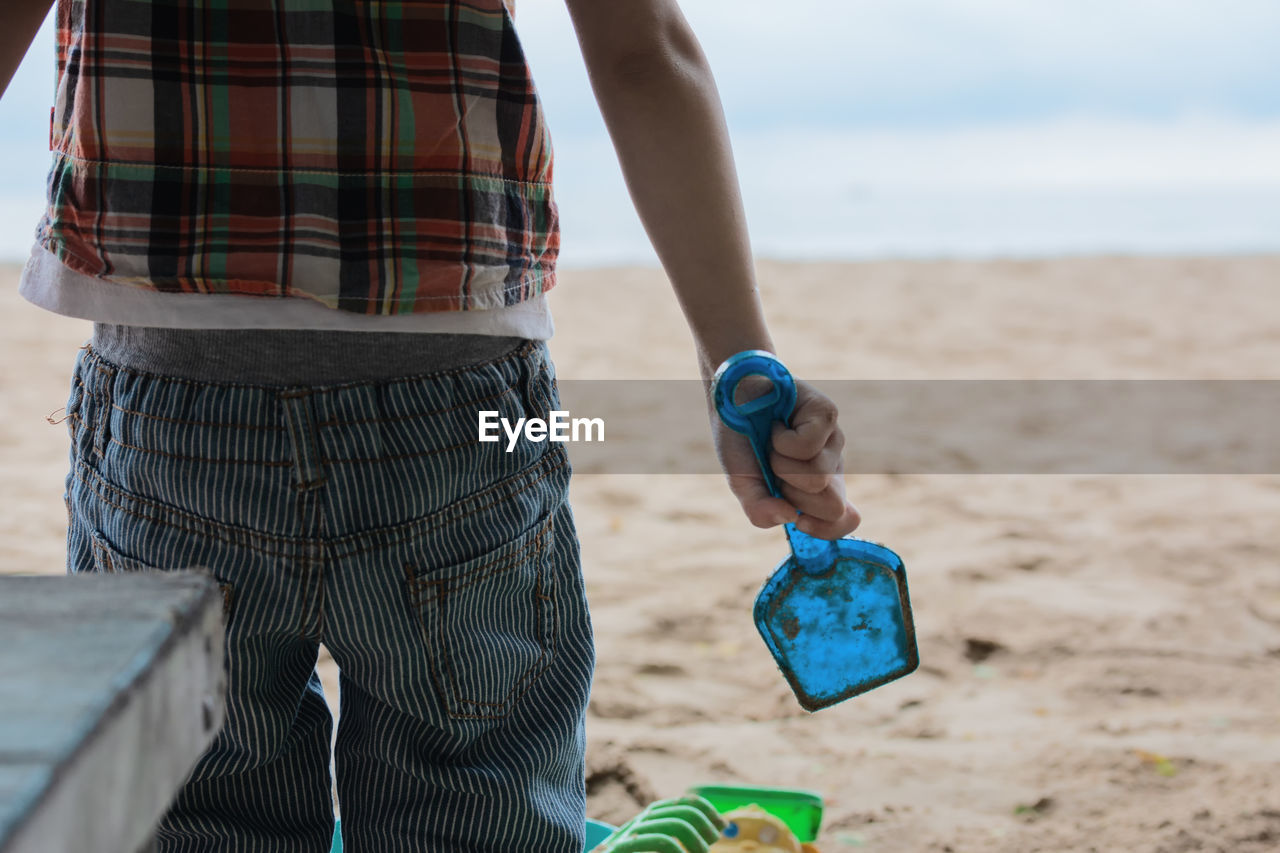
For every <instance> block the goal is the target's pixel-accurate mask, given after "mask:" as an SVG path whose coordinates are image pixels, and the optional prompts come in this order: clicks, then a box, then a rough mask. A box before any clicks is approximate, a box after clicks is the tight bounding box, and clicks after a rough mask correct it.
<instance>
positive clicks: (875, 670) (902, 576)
mask: <svg viewBox="0 0 1280 853" xmlns="http://www.w3.org/2000/svg"><path fill="white" fill-rule="evenodd" d="M757 375H758V376H763V377H765V378H766V379H768V380H769V381H770V382H771V383H772V385H773V387H772V389H770V391H769V392H767V393H766V394H764V395H763V396H760V397H757V398H755V399H753V400H751V401H750V402H747V403H743V404H741V405H739V404H737V403H735V402H734V394H735V392H736V390H737V388H738V383H739V382H741V381H742V380H743V379H745V378H746V377H748V376H757ZM711 395H712V400H713V401H714V403H715V407H716V411H717V412H719V414H720V419H721V420H722V421H724V423H725V425H726V426H728V427H729V428H730V429H732V430H734V431H736V432H740V433H742V434H744V435H746V436H747V438H748V439H750V441H751V449H752V450H753V451H755V455H756V460H757V461H758V462H759V463H760V470H761V471H763V472H764V480H765V484H766V485H767V486H768V488H769V493H770V494H772V495H773V496H774V497H782V493H781V492H780V491H779V489H778V483H777V480H776V479H775V478H774V475H773V469H772V468H771V467H770V466H769V446H770V440H771V435H772V427H773V422H774V421H782V422H783V423H785V424H788V425H789V424H790V418H791V413H792V411H793V410H794V409H795V405H796V385H795V381H794V380H793V379H792V378H791V373H790V372H789V371H788V370H787V368H786V367H785V366H784V365H783V364H782V362H781V361H779V360H778V359H777V357H775V356H774V355H773V354H771V353H768V352H764V351H762V350H747V351H746V352H740V353H738V354H736V355H733V356H730V357H729V358H728V359H726V360H725V362H724V364H722V365H720V367H719V368H718V369H717V370H716V372H715V376H714V377H713V378H712V381H711ZM785 526H786V531H787V540H788V541H789V542H790V544H791V556H789V557H787V558H786V559H785V560H783V561H782V562H781V563H779V564H778V567H777V568H776V569H775V570H774V572H773V574H772V575H771V576H770V578H769V580H767V581H766V582H765V585H764V587H763V588H762V589H761V590H760V593H759V594H758V595H757V596H756V604H755V623H756V628H758V629H759V630H760V636H761V637H763V638H764V642H765V645H767V646H768V647H769V651H770V652H771V653H772V654H773V658H774V660H775V661H777V663H778V668H779V669H781V670H782V674H783V676H785V677H786V679H787V683H788V684H790V685H791V690H792V692H794V693H795V695H796V699H798V700H799V702H800V705H801V706H802V707H803V708H804V709H805V710H807V711H817V710H820V709H822V708H827V707H830V706H831V705H834V704H836V703H837V702H842V701H844V700H845V699H848V698H849V697H850V696H857V695H858V694H859V693H866V692H867V691H868V690H871V689H873V688H876V687H879V686H880V685H882V684H886V683H888V682H890V681H893V680H894V679H896V678H901V677H902V676H904V675H907V674H908V673H911V672H913V671H914V670H915V668H916V667H917V666H919V665H920V655H919V652H918V650H917V649H916V633H915V625H914V624H913V623H912V620H911V602H910V599H909V598H908V596H907V572H906V567H905V566H903V564H902V558H900V557H899V556H898V555H897V554H895V553H894V552H893V551H890V550H889V549H888V548H886V547H884V546H883V545H879V544H877V543H875V542H868V541H867V540H865V539H856V538H854V537H852V536H846V537H844V538H843V539H837V540H835V541H830V540H826V539H818V538H816V537H813V536H810V535H808V534H807V533H805V532H804V531H802V530H799V529H797V528H796V526H795V524H787V525H785Z"/></svg>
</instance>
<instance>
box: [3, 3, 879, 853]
mask: <svg viewBox="0 0 1280 853" xmlns="http://www.w3.org/2000/svg"><path fill="white" fill-rule="evenodd" d="M568 6H569V11H570V14H571V16H572V19H573V23H574V27H575V30H576V32H577V35H578V39H579V42H580V45H581V48H582V54H583V57H584V60H585V62H586V65H587V69H588V71H589V73H590V76H591V81H592V86H593V89H594V91H595V95H596V98H597V101H598V102H599V105H600V108H601V110H602V113H603V115H604V118H605V121H606V124H607V125H608V128H609V132H610V135H611V137H612V139H613V141H614V145H615V148H616V150H617V153H618V156H619V159H620V161H621V163H622V167H623V172H624V175H625V177H626V179H627V184H628V187H629V188H630V192H631V195H632V198H633V200H634V202H635V205H636V208H637V210H638V212H639V214H640V216H641V219H642V221H643V223H644V225H645V227H646V229H647V231H648V233H649V235H650V238H651V239H652V241H653V243H654V246H655V248H656V250H657V252H658V255H659V257H660V259H661V261H662V264H663V267H664V269H665V270H666V272H667V274H668V276H669V277H670V280H671V282H672V285H673V287H674V289H675V292H676V294H677V296H678V298H679V301H680V304H681V307H682V309H683V310H684V313H685V316H686V318H687V320H688V322H689V324H690V327H691V329H692V331H693V334H694V338H695V340H696V343H697V358H698V364H699V368H700V370H701V373H702V376H703V378H704V381H709V379H710V376H711V373H712V372H713V371H714V369H715V367H716V366H717V365H718V364H719V363H720V362H721V361H723V360H724V359H725V358H726V357H727V356H729V355H731V354H733V353H735V352H738V351H741V350H745V349H765V350H771V351H772V350H773V346H772V342H771V341H770V338H769V334H768V330H767V328H766V325H765V322H764V319H763V317H762V315H761V311H760V305H759V301H758V298H757V295H756V290H755V285H754V274H753V269H752V263H751V254H750V247H749V243H748V239H747V234H746V230H745V227H744V216H743V212H742V205H741V201H740V199H739V193H738V189H737V180H736V175H735V173H734V169H733V163H732V157H731V154H730V150H729V142H728V138H727V133H726V130H725V125H724V120H723V115H722V111H721V107H720V103H719V99H718V96H717V94H716V91H715V86H714V83H713V81H712V78H711V73H710V71H709V69H708V67H707V65H706V61H705V59H704V57H703V56H702V53H701V50H700V49H699V47H698V44H697V41H696V39H695V38H694V36H693V34H692V33H691V32H690V30H689V28H688V25H687V24H686V22H685V21H684V18H683V17H682V15H681V14H680V11H679V9H678V8H677V6H676V3H675V0H610V2H603V0H569V2H568ZM291 7H292V8H291ZM48 8H49V0H8V2H7V4H6V12H5V18H6V26H5V27H4V28H3V32H0V82H3V84H4V85H6V86H7V83H8V80H9V79H10V77H11V75H12V72H13V69H14V68H15V67H16V66H17V64H18V62H19V60H20V58H21V56H22V54H23V53H24V52H25V50H26V48H27V46H28V45H29V43H30V41H31V38H32V37H33V34H34V32H35V30H36V28H37V27H38V25H39V23H40V21H41V19H42V18H43V16H44V14H45V13H46V12H47V10H48ZM512 13H513V9H512V8H511V7H510V6H509V5H505V6H504V5H503V4H502V3H501V0H469V2H466V3H462V2H457V0H438V2H431V0H422V2H385V3H364V2H355V0H312V2H306V3H302V2H297V3H290V2H274V0H233V2H229V3H218V4H212V3H202V2H199V0H151V2H149V3H140V2H137V0H58V3H57V7H56V14H57V20H58V28H59V48H58V50H59V53H58V86H57V96H56V103H55V108H54V113H53V118H52V126H51V129H50V130H51V134H50V135H51V139H50V147H51V149H52V151H53V156H54V164H53V168H52V169H51V171H50V175H49V182H48V187H49V199H48V208H47V210H46V213H45V216H44V217H43V219H42V220H41V222H40V224H39V226H38V228H37V232H36V237H37V240H36V245H35V246H34V247H33V249H32V256H31V260H30V261H29V262H28V264H27V267H26V269H25V270H24V274H23V281H22V285H21V288H22V293H23V295H24V296H25V297H26V298H27V299H29V300H30V301H32V302H33V303H35V304H37V305H40V306H42V307H45V308H47V309H49V310H53V311H58V312H59V313H63V314H68V315H70V316H77V317H83V318H86V319H92V320H94V321H95V322H94V335H93V338H92V340H91V341H90V343H89V344H88V345H87V346H86V347H85V348H83V351H82V353H81V355H80V357H79V359H78V361H77V364H76V370H75V376H74V377H73V383H72V389H71V396H70V398H69V400H68V405H67V417H68V427H69V431H70V433H71V471H70V473H69V474H68V476H67V490H66V500H67V510H68V535H67V543H68V571H69V572H79V571H128V570H145V569H166V568H169V569H171V568H181V567H187V566H200V567H204V568H205V569H207V570H208V571H209V572H210V573H211V574H213V575H214V576H215V577H216V578H217V580H218V581H219V583H220V584H221V586H222V588H223V590H224V602H225V607H224V610H225V613H226V618H227V646H226V648H227V666H228V685H229V686H228V691H229V692H228V700H227V721H226V724H225V726H224V728H223V730H222V731H221V732H220V733H219V735H218V737H217V739H216V740H215V742H214V744H213V745H212V746H211V747H210V749H209V751H208V752H207V753H206V754H205V755H204V756H202V758H201V759H200V760H199V762H198V763H197V765H196V767H195V768H194V769H193V771H192V773H191V775H190V777H189V778H188V780H187V782H186V783H185V785H184V787H183V789H182V790H181V791H180V792H179V793H178V795H177V797H176V798H175V801H174V803H173V804H172V805H171V807H170V809H169V811H168V813H167V814H166V815H165V817H164V819H163V820H162V822H161V824H160V826H159V827H158V830H157V836H156V840H157V845H158V847H159V849H160V850H163V851H211V850H221V851H229V850H236V851H273V853H274V852H275V851H322V850H326V849H328V840H329V836H330V834H331V833H332V829H333V823H332V819H333V815H332V808H331V803H330V801H329V779H328V749H329V743H330V733H331V727H332V719H331V717H330V716H329V713H328V711H327V708H326V706H325V703H324V699H323V695H322V693H321V689H320V683H319V678H318V676H317V674H316V672H315V669H314V666H315V660H316V655H317V650H318V646H319V643H320V642H322V641H323V642H324V643H325V644H326V646H327V647H328V648H329V649H330V651H331V652H332V654H333V656H334V659H335V661H336V662H337V664H338V666H339V668H340V670H341V682H340V688H341V702H342V714H341V719H340V724H339V729H338V733H337V739H336V742H335V744H334V757H335V764H336V773H337V786H338V795H339V800H340V802H341V806H342V816H343V836H344V842H345V845H346V849H347V850H349V851H352V853H364V851H377V853H392V851H421V850H433V851H434V850H448V851H472V850H475V851H479V850H485V851H503V852H504V853H509V851H521V850H530V851H565V852H566V853H569V851H572V853H577V851H579V850H581V847H582V831H583V825H582V824H583V813H584V795H583V779H582V764H583V748H584V727H583V726H584V717H585V710H586V703H587V695H588V692H589V689H590V679H591V669H592V665H593V654H594V653H593V646H592V639H591V626H590V620H589V616H588V613H587V607H586V600H585V596H584V594H583V585H582V572H581V566H580V562H579V554H578V545H577V540H576V536H575V533H574V527H573V518H572V513H571V511H570V508H569V505H568V502H567V492H568V477H569V468H568V464H567V459H566V458H565V456H564V451H563V445H560V444H550V443H545V444H543V443H533V442H523V443H521V444H519V445H518V446H517V448H516V449H515V452H512V453H505V452H503V449H502V448H498V449H495V448H496V447H497V446H496V445H493V444H481V443H479V442H478V441H477V440H476V439H477V435H476V412H477V410H478V409H480V408H484V409H498V410H499V411H500V414H501V416H502V417H505V418H507V419H509V420H512V421H514V420H515V419H516V418H519V417H524V416H534V415H540V416H545V415H546V412H547V410H548V409H550V408H555V407H556V404H557V403H558V396H557V393H556V386H555V375H554V366H553V364H552V362H551V361H550V358H549V356H548V352H547V347H546V343H545V341H546V340H547V339H548V338H549V337H550V336H551V322H550V315H549V313H548V311H547V306H546V300H545V293H546V291H547V290H549V289H550V288H551V287H552V286H553V285H554V283H555V257H556V253H557V249H558V245H559V240H558V229H557V223H556V209H555V206H554V204H553V202H552V200H551V194H550V189H551V166H552V162H551V149H550V144H549V143H550V140H549V136H548V134H547V130H546V127H545V124H544V121H543V117H542V113H541V108H540V105H539V103H538V100H537V97H536V95H535V94H534V89H533V84H532V80H531V79H530V78H529V76H528V68H527V65H526V63H525V62H524V58H523V54H522V53H521V51H520V46H519V42H518V40H517V38H516V36H515V30H514V23H513V17H512ZM620 299H625V296H621V297H620ZM797 385H798V400H797V407H796V411H795V414H794V416H793V422H792V428H790V429H784V428H782V427H781V426H778V427H777V428H776V429H775V433H774V439H773V450H774V454H773V457H772V464H773V467H774V470H775V472H776V473H777V474H778V475H779V477H780V479H781V480H782V492H783V496H784V497H783V499H777V498H773V497H770V496H769V494H768V492H767V490H766V489H765V486H764V484H763V481H762V478H761V476H760V474H759V471H758V469H757V467H756V463H755V460H754V458H753V456H752V453H751V451H750V448H749V446H748V445H747V443H746V441H745V439H743V438H742V437H741V436H738V435H737V434H734V433H731V432H729V431H728V430H727V429H726V428H725V427H723V425H721V424H720V423H719V421H718V419H717V418H716V416H715V415H714V413H711V414H710V419H711V424H712V429H713V432H714V434H715V438H716V446H717V452H718V454H719V457H720V460H721V463H722V466H723V468H724V470H725V472H726V474H727V476H728V482H729V487H730V489H731V490H732V492H733V494H734V495H735V496H736V497H737V498H738V500H739V501H740V502H741V505H742V508H743V511H744V513H745V514H746V515H747V517H748V518H749V519H750V520H751V522H752V523H754V524H756V525H757V526H760V527H770V526H774V525H777V524H780V523H783V522H785V521H788V520H790V519H793V518H795V517H796V513H797V512H800V513H802V515H801V517H800V519H799V521H798V524H799V526H800V527H801V529H803V530H805V531H806V532H808V533H811V534H813V535H816V536H821V537H824V538H836V537H839V536H842V535H844V534H846V533H848V532H850V531H851V530H853V529H854V528H855V527H856V526H857V524H858V521H859V519H858V515H857V511H856V510H855V509H854V507H853V506H852V505H851V504H850V503H849V502H848V501H847V500H846V498H845V494H844V486H843V482H842V478H841V470H842V469H841V463H840V451H841V448H842V446H843V436H842V434H841V432H840V429H839V427H838V426H837V423H836V411H835V408H834V406H833V405H832V404H831V402H830V401H829V400H827V399H826V398H825V397H823V396H822V395H821V394H818V393H817V392H816V391H814V390H813V389H812V388H811V387H810V386H808V385H807V384H805V383H804V382H798V383H797Z"/></svg>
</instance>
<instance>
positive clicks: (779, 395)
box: [711, 349, 796, 498]
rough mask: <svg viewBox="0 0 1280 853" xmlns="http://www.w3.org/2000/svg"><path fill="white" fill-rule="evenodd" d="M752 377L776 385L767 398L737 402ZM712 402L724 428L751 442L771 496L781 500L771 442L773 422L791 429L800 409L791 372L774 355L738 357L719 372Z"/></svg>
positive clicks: (757, 352)
mask: <svg viewBox="0 0 1280 853" xmlns="http://www.w3.org/2000/svg"><path fill="white" fill-rule="evenodd" d="M748 376H763V377H764V378H765V379H768V380H769V381H770V382H772V383H773V388H772V390H770V391H769V392H768V393H767V394H764V395H762V396H759V397H756V398H755V399H754V400H751V401H749V402H746V403H743V404H741V405H739V404H737V403H735V402H734V394H735V392H737V390H738V383H739V382H741V381H742V380H743V379H746V378H747V377H748ZM711 399H712V401H713V402H714V403H715V407H716V412H717V413H718V414H719V415H720V420H722V421H724V425H725V426H727V427H728V428H729V429H731V430H733V431H734V432H740V433H742V434H743V435H745V436H746V437H747V438H748V440H750V442H751V450H752V451H753V452H754V453H755V455H756V461H757V462H759V463H760V471H761V472H762V473H763V474H764V483H765V486H766V487H768V489H769V494H771V495H773V496H774V497H775V498H781V497H782V492H780V491H779V490H778V483H777V480H776V479H775V478H774V476H773V468H771V467H770V466H769V442H770V439H771V437H772V436H773V422H774V421H782V422H783V423H784V424H787V425H790V421H791V413H792V412H793V411H794V410H795V407H796V383H795V380H794V379H792V378H791V371H789V370H787V368H786V365H784V364H783V363H782V362H781V361H779V360H778V357H777V356H775V355H774V354H773V353H770V352H765V351H764V350H758V349H749V350H745V351H743V352H740V353H735V354H734V355H731V356H729V357H728V358H726V359H725V360H724V363H723V364H721V365H720V366H719V367H718V368H716V372H715V375H714V376H712V377H711Z"/></svg>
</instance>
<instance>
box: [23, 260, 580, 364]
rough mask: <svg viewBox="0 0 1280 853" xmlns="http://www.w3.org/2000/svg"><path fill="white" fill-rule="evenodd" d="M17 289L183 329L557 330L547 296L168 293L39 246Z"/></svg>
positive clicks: (532, 333) (61, 309) (539, 336)
mask: <svg viewBox="0 0 1280 853" xmlns="http://www.w3.org/2000/svg"><path fill="white" fill-rule="evenodd" d="M18 293H19V294H20V295H21V296H22V298H23V299H26V300H27V301H28V302H30V303H32V304H33V305H38V306H39V307H41V308H44V309H46V310H48V311H52V312H54V313H55V314H62V315H63V316H66V317H78V318H80V319H82V320H93V321H96V322H99V323H114V324H118V325H122V326H160V327H166V328H178V329H334V330H347V331H363V332H447V333H451V334H463V335H466V334H471V335H500V336H514V337H522V338H532V339H534V340H548V339H550V338H551V336H552V334H553V333H554V332H555V326H554V324H553V323H552V321H551V309H550V308H549V306H548V305H547V296H546V294H545V293H540V294H538V295H537V296H536V297H534V298H532V299H528V300H526V301H524V302H518V303H516V304H515V305H508V306H506V307H504V308H493V309H490V310H488V311H436V312H432V313H427V314H394V315H386V316H370V315H367V314H356V313H354V312H352V311H338V310H335V309H332V308H326V307H325V306H324V305H321V304H320V303H318V302H315V301H313V300H311V299H308V298H307V297H305V296H299V297H287V298H283V299H277V298H271V297H263V296H247V295H243V294H237V293H167V292H162V291H157V290H152V289H150V288H146V287H134V286H132V285H127V284H120V283H119V282H114V281H108V280H105V279H99V278H94V277H93V276H89V275H85V274H84V273H80V272H76V271H75V270H73V269H71V268H70V267H68V266H66V265H65V264H63V263H62V262H61V261H59V260H58V256H57V255H55V254H53V253H52V252H50V251H49V250H48V249H46V248H44V247H43V246H41V245H40V244H39V243H36V244H35V245H34V246H33V247H32V249H31V257H30V258H29V259H28V260H27V265H26V266H25V267H24V268H23V270H22V278H21V280H20V281H19V283H18Z"/></svg>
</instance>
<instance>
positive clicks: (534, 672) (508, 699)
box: [405, 514, 559, 720]
mask: <svg viewBox="0 0 1280 853" xmlns="http://www.w3.org/2000/svg"><path fill="white" fill-rule="evenodd" d="M554 520H555V516H554V514H552V515H549V516H547V519H546V521H545V522H543V523H542V525H541V526H540V527H539V528H537V529H536V532H534V533H533V534H532V536H533V538H532V539H531V540H530V541H529V542H528V543H526V544H525V545H523V546H521V547H518V548H517V549H516V550H514V551H512V552H511V553H509V554H506V555H503V556H501V557H496V558H494V559H492V560H489V561H487V562H484V563H481V564H480V565H479V566H475V567H473V568H471V569H470V570H468V571H466V572H463V573H459V574H458V575H454V576H453V577H450V578H442V579H438V580H429V579H425V578H415V577H414V576H413V574H412V572H413V565H412V564H406V565H405V572H406V579H407V581H408V584H407V586H406V591H407V592H408V593H409V596H410V602H411V605H412V608H413V610H414V612H415V615H416V617H417V622H418V627H419V629H420V631H421V633H422V636H423V637H424V638H434V645H435V648H431V643H430V642H429V643H428V649H427V650H428V652H429V654H428V655H427V666H428V668H429V669H430V671H431V680H432V683H433V685H434V686H435V691H436V695H437V696H438V697H439V698H440V700H441V701H442V704H443V705H444V711H445V713H446V714H447V715H448V716H449V717H450V718H452V719H458V720H499V719H503V718H504V717H507V716H510V714H511V712H512V711H513V710H514V709H515V706H516V704H517V703H518V702H519V701H520V699H521V698H522V697H523V696H524V694H525V693H527V692H528V691H529V689H530V688H531V687H532V686H533V685H534V683H536V682H537V680H538V678H540V677H541V676H542V675H543V674H544V673H545V672H546V671H547V669H549V668H550V665H551V660H552V658H553V657H554V655H555V650H556V630H555V626H556V623H557V620H558V617H559V608H558V607H557V606H556V602H555V599H554V596H549V595H546V594H545V592H544V579H545V577H546V570H545V569H544V568H542V567H541V566H539V568H538V574H537V575H536V580H535V586H534V590H533V596H532V598H531V599H530V600H531V601H532V602H533V604H534V607H535V615H534V620H535V630H534V632H533V636H534V639H535V640H536V642H537V643H538V649H539V652H538V657H537V659H536V660H534V661H533V662H532V663H531V664H530V665H529V667H528V668H527V669H526V670H525V671H524V672H523V673H521V674H520V675H519V677H518V678H517V679H515V681H514V683H513V684H512V686H511V687H510V689H509V690H508V691H507V693H506V695H504V696H503V697H502V699H501V701H496V702H485V701H481V700H477V699H468V698H466V697H463V696H460V695H459V688H458V682H457V678H456V676H455V675H454V667H453V666H452V661H451V658H450V655H449V651H448V643H447V641H446V638H445V636H444V629H445V624H444V622H445V620H443V619H437V620H436V625H435V631H434V634H433V632H431V630H430V629H429V628H428V626H427V622H426V605H427V604H438V603H439V602H441V601H443V600H444V598H445V597H446V596H447V595H448V594H449V593H451V592H455V591H457V590H461V589H465V588H467V587H469V586H473V585H475V584H476V583H477V582H479V581H481V580H484V579H486V578H490V577H493V576H495V575H497V574H500V573H501V572H503V571H506V570H509V569H510V568H512V567H513V566H519V565H522V564H523V563H524V562H526V561H528V560H529V559H534V560H537V561H539V562H541V561H543V560H544V555H545V554H546V551H547V546H548V541H549V538H550V535H551V533H552V531H553V523H554ZM529 535H530V532H529V531H526V533H524V534H522V535H521V537H519V538H517V539H516V540H513V542H516V541H519V540H520V539H521V538H524V537H526V536H529ZM503 547H506V546H503ZM530 552H533V553H532V554H530ZM484 569H488V571H484V572H483V573H481V571H482V570H484ZM459 580H462V581H464V582H463V583H457V581H459ZM432 586H435V587H439V588H440V589H439V592H438V593H437V594H436V595H434V596H426V595H424V594H423V593H424V591H425V590H426V589H427V588H428V587H432ZM437 657H439V658H440V660H439V662H438V663H437V660H436V658H437ZM441 669H443V670H444V675H443V676H442V674H441ZM464 708H471V709H474V712H473V713H468V712H467V711H466V710H464ZM488 709H492V710H488Z"/></svg>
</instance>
